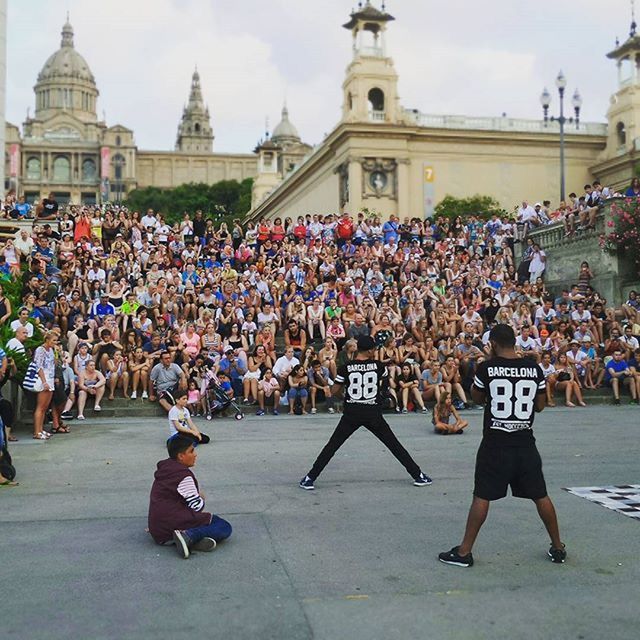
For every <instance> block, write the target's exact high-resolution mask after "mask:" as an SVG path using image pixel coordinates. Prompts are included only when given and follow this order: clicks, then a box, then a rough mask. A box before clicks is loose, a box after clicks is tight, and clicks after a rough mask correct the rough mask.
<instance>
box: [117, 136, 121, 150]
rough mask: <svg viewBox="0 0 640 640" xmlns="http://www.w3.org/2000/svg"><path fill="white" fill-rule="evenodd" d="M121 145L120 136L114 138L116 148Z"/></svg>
mask: <svg viewBox="0 0 640 640" xmlns="http://www.w3.org/2000/svg"><path fill="white" fill-rule="evenodd" d="M121 144H122V138H121V137H120V136H116V147H119V146H120V145H121Z"/></svg>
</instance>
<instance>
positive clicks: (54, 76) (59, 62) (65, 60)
mask: <svg viewBox="0 0 640 640" xmlns="http://www.w3.org/2000/svg"><path fill="white" fill-rule="evenodd" d="M63 78H73V79H76V80H81V81H84V82H89V83H91V84H93V85H95V83H96V81H95V78H94V77H93V73H91V69H89V65H88V64H87V61H86V60H85V59H84V58H83V57H82V56H81V55H80V54H79V53H78V52H77V51H76V50H75V49H74V47H73V27H72V26H71V25H70V24H69V21H67V22H66V23H65V24H64V26H63V27H62V42H61V43H60V49H58V51H56V52H55V53H54V54H53V55H51V56H49V59H48V60H47V61H46V62H45V63H44V66H43V67H42V71H41V72H40V73H39V74H38V82H46V81H47V80H49V81H60V80H62V79H63Z"/></svg>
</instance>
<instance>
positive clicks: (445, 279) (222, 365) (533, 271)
mask: <svg viewBox="0 0 640 640" xmlns="http://www.w3.org/2000/svg"><path fill="white" fill-rule="evenodd" d="M636 187H637V188H638V190H639V193H640V185H638V184H636V185H635V187H634V186H632V188H636ZM585 192H586V193H585V196H582V197H580V198H576V199H575V201H573V200H572V204H570V205H569V206H567V205H565V204H564V203H563V204H561V206H560V207H559V208H558V210H557V212H551V211H550V210H549V206H548V203H547V202H545V203H541V204H536V205H535V206H534V207H530V206H529V204H528V203H527V202H523V203H522V206H521V207H520V208H519V209H518V211H517V213H516V216H515V217H508V216H502V217H501V216H498V215H494V216H492V217H491V218H490V219H489V220H484V219H482V218H481V217H479V216H473V215H472V216H469V217H467V218H465V219H463V218H462V217H456V218H453V219H447V218H445V217H438V218H436V219H429V220H426V221H424V220H421V219H418V218H411V219H410V218H407V217H405V218H403V219H399V218H397V217H394V216H391V218H390V219H389V220H383V219H381V218H380V217H377V216H376V215H371V214H368V213H364V212H362V213H358V214H356V215H355V216H353V217H352V216H350V215H347V214H344V215H334V214H326V215H319V214H314V215H307V216H300V217H298V218H297V219H295V220H292V219H290V218H285V219H281V218H279V217H277V218H275V219H274V220H273V221H268V220H260V221H259V222H257V223H255V224H254V223H252V222H248V223H246V224H241V222H240V221H239V220H234V221H233V222H231V223H229V224H227V223H225V222H221V223H216V222H214V221H213V220H212V219H210V218H208V217H206V216H205V215H204V214H203V213H202V212H201V211H198V212H196V213H195V215H194V216H191V215H189V214H184V215H183V216H182V219H181V220H180V221H179V222H176V223H173V224H172V223H169V222H168V221H167V219H166V218H165V216H164V215H163V214H161V213H158V212H155V211H153V210H148V211H146V212H143V213H142V214H141V213H139V212H137V211H129V210H128V209H127V208H125V207H122V206H104V207H98V206H74V205H71V206H64V207H60V206H59V205H58V203H57V202H56V200H55V197H54V196H53V194H51V195H50V196H49V197H48V198H46V199H44V200H43V201H42V203H40V205H39V206H38V207H37V208H36V209H35V210H33V211H31V210H29V211H27V212H26V213H25V214H24V216H23V214H22V213H20V216H16V214H15V213H14V211H15V210H18V211H20V209H18V205H19V204H21V203H18V204H16V205H15V209H11V211H8V212H7V213H5V215H8V216H9V217H11V218H15V217H27V216H30V215H35V220H34V223H33V231H32V232H31V231H30V230H28V229H22V230H20V231H19V232H18V233H17V234H16V237H15V238H14V239H7V240H5V241H4V242H3V243H2V246H1V247H0V274H4V277H6V278H11V277H20V278H21V281H22V291H21V295H22V306H21V308H20V309H18V310H12V309H11V307H10V304H9V302H8V300H7V298H6V297H4V296H3V295H2V291H1V290H0V317H1V318H2V319H3V320H5V321H6V320H7V319H8V318H10V317H13V316H12V313H14V311H15V312H17V318H16V319H15V320H13V321H12V322H11V326H12V328H13V330H14V334H15V335H14V337H13V339H12V341H11V342H12V344H9V345H7V347H8V348H9V349H17V350H20V348H21V347H22V345H23V343H24V341H25V340H26V338H27V337H29V336H30V335H32V334H33V330H34V327H33V324H34V323H35V324H37V325H39V326H40V327H41V328H42V329H44V330H45V331H46V336H45V338H46V339H45V343H44V345H43V346H42V347H39V348H38V350H37V351H36V353H35V354H34V358H35V359H36V360H37V362H38V366H39V367H40V371H41V373H40V375H41V378H42V392H41V394H40V395H39V399H38V405H37V409H36V413H35V415H34V437H37V438H40V439H46V438H48V437H49V434H50V432H49V431H47V429H45V426H44V425H45V423H44V419H45V415H46V412H47V410H48V409H49V410H52V412H53V422H54V427H53V429H54V430H57V431H63V432H64V431H65V430H67V429H68V425H67V424H66V423H65V420H68V419H70V418H73V417H76V418H77V419H79V420H82V419H84V417H85V411H86V408H87V406H89V407H91V408H93V410H94V411H100V410H101V408H102V406H103V405H104V403H105V402H107V403H108V402H109V401H110V400H112V399H113V398H114V397H115V396H116V395H122V396H124V397H126V398H131V399H134V400H138V401H143V400H147V399H148V400H150V401H155V400H158V401H159V402H160V403H161V405H162V406H163V407H164V408H165V410H167V411H168V410H169V409H170V407H171V405H172V397H173V396H174V395H175V393H176V391H178V390H181V391H187V393H188V404H189V407H190V408H191V412H192V413H193V414H195V415H199V414H203V413H204V412H205V406H206V402H205V401H206V396H207V393H208V385H209V383H210V380H211V379H212V377H213V378H215V379H216V380H217V381H218V382H220V383H222V385H223V388H226V389H228V393H229V395H230V396H231V395H233V396H235V397H236V398H237V399H238V401H241V402H244V403H245V404H247V405H256V411H257V413H258V415H263V414H264V413H265V412H267V411H272V412H273V413H276V414H277V413H278V411H279V410H281V409H283V410H285V411H288V412H289V413H295V412H299V411H300V408H301V412H302V413H308V412H310V413H316V412H317V411H318V410H319V409H320V408H321V407H326V409H327V410H328V411H329V412H333V411H334V410H335V408H336V403H335V402H334V400H335V399H334V398H333V397H332V395H331V386H332V383H333V379H334V378H335V376H336V369H337V367H338V366H340V364H341V363H342V362H344V361H345V360H346V359H349V358H351V357H352V355H353V353H354V351H355V345H356V340H357V338H358V337H359V336H361V335H371V336H372V337H373V338H374V339H375V342H376V345H377V349H378V351H377V354H378V355H377V357H378V358H379V359H380V360H381V361H382V362H384V363H385V364H386V365H387V367H388V369H389V373H390V376H389V385H388V388H387V389H385V391H384V395H385V398H384V400H385V402H386V403H387V405H388V408H389V409H391V410H393V409H395V410H396V411H398V412H407V411H411V410H416V411H427V404H426V403H429V402H436V403H438V406H439V407H440V409H439V415H442V416H444V415H445V414H446V415H447V416H451V415H452V416H454V419H455V420H456V421H457V423H458V424H462V423H463V422H464V421H463V420H462V419H461V418H460V416H459V415H458V413H457V411H459V410H461V409H463V408H465V407H469V406H471V404H470V395H469V388H470V384H471V381H472V379H473V375H474V371H475V368H476V367H477V364H478V363H479V362H480V361H482V359H483V358H486V357H487V354H488V351H487V342H488V340H487V336H488V331H489V329H490V328H491V327H492V326H493V325H494V324H496V323H507V324H510V325H512V326H513V327H514V329H515V330H516V334H517V336H518V338H517V349H518V352H519V353H521V354H522V355H523V356H524V355H528V356H533V357H534V358H535V359H536V360H537V361H539V362H540V363H541V364H542V366H543V368H544V371H545V374H546V375H547V376H548V378H549V381H550V384H549V385H548V390H549V391H548V393H549V398H548V400H549V404H553V403H554V393H555V391H558V392H560V393H562V394H563V396H564V399H565V402H566V404H567V406H575V404H576V403H577V404H580V405H584V396H583V395H582V390H583V389H585V388H587V389H588V388H595V387H598V386H601V385H606V384H608V385H610V386H611V387H612V391H613V397H614V399H615V400H617V401H618V402H619V398H620V392H621V390H622V389H623V388H624V387H628V389H629V393H630V394H631V396H632V397H633V398H634V399H636V398H637V396H638V393H637V391H638V390H640V367H638V360H637V358H638V340H637V336H638V334H640V304H639V301H638V299H637V297H636V295H635V293H633V292H632V293H631V294H630V296H629V299H628V300H627V301H626V303H625V304H624V305H622V306H621V307H619V308H617V309H616V308H613V307H612V306H611V305H609V304H608V303H607V301H605V300H602V299H601V298H600V296H599V295H598V293H597V292H596V291H594V289H593V288H592V287H591V284H590V283H591V280H592V278H593V276H594V274H593V273H592V272H591V269H590V268H589V265H588V264H587V263H586V262H583V263H582V265H581V266H580V267H579V268H576V272H575V283H569V286H567V287H566V289H565V290H563V291H562V292H556V294H555V295H551V292H549V291H547V288H546V286H545V282H544V273H545V268H546V255H545V252H544V250H543V248H542V247H540V246H538V245H537V244H536V243H535V242H533V241H532V240H531V238H530V237H529V235H528V232H529V231H530V230H531V229H533V228H535V227H537V226H539V225H540V224H546V223H547V222H553V221H554V220H559V219H562V220H563V222H564V224H565V227H566V229H567V233H575V232H578V230H579V229H583V230H584V231H588V229H589V228H590V227H592V226H593V224H594V220H595V213H594V211H595V212H597V207H599V205H600V203H601V200H602V199H603V198H604V197H607V196H608V195H609V193H608V192H607V191H606V190H602V189H601V187H600V186H599V185H597V184H594V188H592V187H590V186H589V187H588V189H586V190H585ZM23 210H24V208H23ZM558 212H559V213H558ZM517 242H522V243H523V252H522V260H520V261H516V259H515V257H514V246H515V243H517ZM567 267H568V269H569V268H570V267H569V265H568V266H567ZM14 315H15V314H14ZM22 349H23V350H24V347H22ZM574 401H575V402H574ZM452 412H455V413H452ZM436 413H438V412H436ZM436 423H438V420H437V419H435V418H434V424H436ZM465 426H466V423H465ZM440 429H441V431H442V427H441V428H440ZM443 432H444V431H443Z"/></svg>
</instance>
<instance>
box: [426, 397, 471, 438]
mask: <svg viewBox="0 0 640 640" xmlns="http://www.w3.org/2000/svg"><path fill="white" fill-rule="evenodd" d="M432 422H433V428H434V431H435V432H436V433H439V434H441V435H451V434H454V433H462V432H463V430H464V429H466V428H467V427H468V426H469V423H468V422H467V421H466V420H463V419H462V418H461V417H460V415H459V414H458V412H457V411H456V408H455V407H454V406H453V403H452V401H451V395H450V394H449V393H448V392H447V391H444V392H443V393H442V394H441V395H440V398H439V399H438V402H437V403H436V405H435V407H434V408H433V419H432Z"/></svg>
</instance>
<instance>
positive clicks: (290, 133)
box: [271, 105, 300, 145]
mask: <svg viewBox="0 0 640 640" xmlns="http://www.w3.org/2000/svg"><path fill="white" fill-rule="evenodd" d="M271 140H273V141H274V142H275V143H276V144H284V145H287V144H292V143H296V142H300V135H299V134H298V130H297V129H296V128H295V127H294V126H293V124H291V121H290V120H289V110H288V109H287V106H286V105H285V106H284V107H283V108H282V120H280V123H279V124H278V126H276V128H275V129H274V130H273V133H272V134H271Z"/></svg>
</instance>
